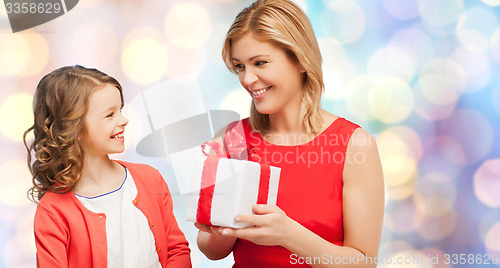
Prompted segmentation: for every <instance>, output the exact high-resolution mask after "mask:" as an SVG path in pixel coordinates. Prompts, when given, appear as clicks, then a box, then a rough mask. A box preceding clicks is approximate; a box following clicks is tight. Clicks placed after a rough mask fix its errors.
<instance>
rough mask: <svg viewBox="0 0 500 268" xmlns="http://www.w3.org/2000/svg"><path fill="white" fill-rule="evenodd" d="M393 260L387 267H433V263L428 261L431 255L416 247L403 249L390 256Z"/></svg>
mask: <svg viewBox="0 0 500 268" xmlns="http://www.w3.org/2000/svg"><path fill="white" fill-rule="evenodd" d="M390 259H392V260H393V262H392V263H391V264H388V265H387V266H385V267H388V268H397V267H415V268H432V267H433V266H432V264H430V263H429V262H428V259H429V257H428V256H427V255H425V254H424V253H422V252H421V251H419V250H416V249H410V250H402V251H399V252H397V253H396V254H393V255H391V256H390Z"/></svg>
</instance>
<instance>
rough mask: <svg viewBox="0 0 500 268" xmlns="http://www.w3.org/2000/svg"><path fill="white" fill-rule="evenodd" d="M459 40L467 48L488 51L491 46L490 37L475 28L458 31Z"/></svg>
mask: <svg viewBox="0 0 500 268" xmlns="http://www.w3.org/2000/svg"><path fill="white" fill-rule="evenodd" d="M457 37H458V40H460V43H462V46H464V47H466V48H472V49H479V50H481V51H486V50H488V48H489V42H488V38H486V36H484V35H482V34H481V33H479V32H477V31H473V30H461V31H459V32H458V33H457Z"/></svg>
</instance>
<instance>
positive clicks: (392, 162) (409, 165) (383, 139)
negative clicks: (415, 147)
mask: <svg viewBox="0 0 500 268" xmlns="http://www.w3.org/2000/svg"><path fill="white" fill-rule="evenodd" d="M377 143H378V147H379V150H380V159H381V162H382V168H383V170H384V177H385V182H386V185H387V186H400V185H403V184H405V183H408V182H409V181H410V180H411V179H412V178H413V177H414V175H415V172H416V166H417V161H418V160H417V159H415V158H413V157H412V156H411V153H409V151H410V148H409V146H408V145H407V143H406V141H405V140H404V139H403V138H402V137H400V136H399V135H398V134H396V133H393V132H391V130H388V131H384V132H383V133H382V134H380V136H379V137H378V140H377Z"/></svg>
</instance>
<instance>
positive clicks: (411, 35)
mask: <svg viewBox="0 0 500 268" xmlns="http://www.w3.org/2000/svg"><path fill="white" fill-rule="evenodd" d="M389 47H399V48H401V49H402V50H403V51H404V52H405V54H408V56H410V58H411V63H412V65H413V68H414V69H417V68H418V67H421V66H422V65H424V64H426V63H428V62H429V61H430V60H431V59H432V57H433V55H434V47H433V43H432V41H431V39H430V38H429V37H428V36H427V34H426V33H425V32H423V31H422V30H421V29H419V28H413V27H412V28H406V29H402V30H400V31H398V32H397V33H396V34H395V35H394V36H393V37H392V38H391V40H390V42H389ZM392 57H394V55H391V58H392Z"/></svg>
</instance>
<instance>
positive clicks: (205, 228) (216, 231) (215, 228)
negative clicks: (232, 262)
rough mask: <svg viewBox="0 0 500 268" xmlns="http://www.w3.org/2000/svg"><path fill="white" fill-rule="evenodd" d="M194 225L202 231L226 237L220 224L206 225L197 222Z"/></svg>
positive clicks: (218, 237)
mask: <svg viewBox="0 0 500 268" xmlns="http://www.w3.org/2000/svg"><path fill="white" fill-rule="evenodd" d="M194 227H196V228H198V229H199V230H200V231H202V232H206V233H209V234H211V235H213V236H215V237H216V238H217V239H221V238H224V237H223V236H222V234H221V227H220V226H213V225H206V224H202V223H199V222H195V223H194Z"/></svg>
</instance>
